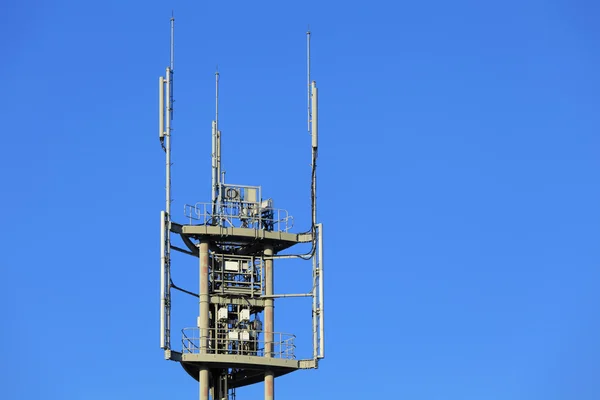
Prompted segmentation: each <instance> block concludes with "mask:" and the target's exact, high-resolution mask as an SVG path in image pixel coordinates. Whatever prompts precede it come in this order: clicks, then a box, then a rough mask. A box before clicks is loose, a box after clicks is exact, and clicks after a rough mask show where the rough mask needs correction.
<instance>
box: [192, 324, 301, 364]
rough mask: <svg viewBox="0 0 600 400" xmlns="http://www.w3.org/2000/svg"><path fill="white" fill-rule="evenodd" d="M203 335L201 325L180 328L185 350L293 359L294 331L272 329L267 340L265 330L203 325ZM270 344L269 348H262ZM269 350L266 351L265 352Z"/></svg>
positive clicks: (193, 352)
mask: <svg viewBox="0 0 600 400" xmlns="http://www.w3.org/2000/svg"><path fill="white" fill-rule="evenodd" d="M203 330H204V331H205V336H204V337H201V335H200V328H196V327H194V328H183V329H182V330H181V333H182V339H181V343H182V345H183V348H182V353H184V354H186V353H187V354H224V355H247V356H256V357H266V356H267V355H269V356H270V357H272V358H284V359H295V358H296V356H295V355H294V351H295V350H296V345H295V344H294V341H295V339H296V336H295V335H292V334H289V333H281V332H273V341H272V342H266V341H265V335H264V333H265V332H264V331H257V330H252V329H220V328H207V329H203ZM268 344H271V351H270V352H267V351H266V350H265V347H267V346H266V345H268ZM267 353H268V354H267Z"/></svg>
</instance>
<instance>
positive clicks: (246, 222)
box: [183, 201, 294, 232]
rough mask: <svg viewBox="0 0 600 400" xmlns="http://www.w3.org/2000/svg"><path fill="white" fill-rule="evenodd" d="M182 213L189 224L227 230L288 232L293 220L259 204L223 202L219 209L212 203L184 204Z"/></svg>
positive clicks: (284, 212)
mask: <svg viewBox="0 0 600 400" xmlns="http://www.w3.org/2000/svg"><path fill="white" fill-rule="evenodd" d="M183 213H184V215H185V217H186V218H187V219H188V220H189V224H190V225H193V224H197V225H216V226H224V227H227V228H250V229H264V230H267V231H275V232H288V231H289V230H290V229H292V227H293V226H294V218H293V217H292V216H290V215H288V212H287V210H283V209H278V208H264V207H261V205H260V203H250V202H243V201H241V202H223V203H221V205H220V207H215V206H214V204H213V203H196V204H193V205H191V204H185V205H184V207H183Z"/></svg>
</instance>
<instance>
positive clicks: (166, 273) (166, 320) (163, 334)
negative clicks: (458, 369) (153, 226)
mask: <svg viewBox="0 0 600 400" xmlns="http://www.w3.org/2000/svg"><path fill="white" fill-rule="evenodd" d="M170 22H171V39H170V63H169V66H168V67H167V69H166V74H165V77H164V78H163V77H162V76H161V77H160V78H159V80H158V81H159V82H158V83H159V85H158V96H159V98H158V107H159V113H158V124H159V138H160V143H161V146H162V148H163V149H164V151H165V158H166V161H165V181H166V182H165V192H166V193H165V197H166V199H165V203H166V204H165V211H162V212H161V217H160V218H161V250H160V252H161V259H160V260H161V262H160V267H161V268H160V271H161V272H160V310H161V311H160V347H161V348H163V349H170V348H171V231H170V223H171V201H172V199H171V130H172V129H171V121H173V69H174V65H175V61H174V60H175V17H174V16H173V15H171V20H170ZM165 97H166V99H165ZM165 100H166V101H165Z"/></svg>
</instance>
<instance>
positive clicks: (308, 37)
mask: <svg viewBox="0 0 600 400" xmlns="http://www.w3.org/2000/svg"><path fill="white" fill-rule="evenodd" d="M306 86H307V90H308V100H307V103H306V109H307V111H308V118H307V124H308V133H310V25H309V26H308V31H307V32H306Z"/></svg>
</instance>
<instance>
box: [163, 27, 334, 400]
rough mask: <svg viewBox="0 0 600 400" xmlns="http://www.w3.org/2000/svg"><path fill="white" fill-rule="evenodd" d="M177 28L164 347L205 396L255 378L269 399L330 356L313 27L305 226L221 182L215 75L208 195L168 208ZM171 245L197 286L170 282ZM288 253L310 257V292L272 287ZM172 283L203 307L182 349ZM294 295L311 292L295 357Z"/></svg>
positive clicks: (268, 201) (167, 101)
mask: <svg viewBox="0 0 600 400" xmlns="http://www.w3.org/2000/svg"><path fill="white" fill-rule="evenodd" d="M174 28H175V19H174V18H173V17H172V18H171V20H170V33H171V34H170V63H169V66H168V67H167V68H166V72H165V76H161V77H160V78H159V138H160V143H161V146H162V148H163V150H164V152H165V158H166V163H165V169H166V173H165V177H166V182H165V184H166V199H165V210H164V211H161V229H160V243H161V249H160V251H161V259H160V280H161V283H160V347H161V348H162V349H163V350H164V355H165V359H167V360H172V361H176V362H178V363H180V364H181V366H182V367H183V369H184V370H185V371H186V372H187V373H188V374H189V375H190V376H191V377H193V378H194V379H196V380H198V382H199V386H200V388H199V389H200V390H199V392H200V399H201V400H208V399H209V398H212V399H213V400H225V399H227V400H230V399H234V398H235V389H236V388H239V387H243V386H247V385H252V384H256V383H259V382H264V394H265V399H266V400H272V399H274V397H275V384H274V379H275V378H276V377H278V376H281V375H284V374H288V373H290V372H294V371H297V370H300V369H316V368H317V367H318V363H319V360H320V359H322V358H323V357H324V355H325V354H324V350H325V346H324V345H325V343H324V311H325V310H324V287H323V240H322V237H323V225H322V224H321V223H318V222H317V211H316V210H317V207H316V206H317V205H316V199H317V195H316V187H317V186H316V185H317V172H316V171H317V154H318V122H317V86H316V82H314V81H311V77H310V31H309V32H307V34H306V44H307V48H306V50H307V92H308V96H307V98H308V102H307V114H308V132H309V134H310V138H311V139H310V148H311V157H312V163H311V196H310V197H311V204H310V208H311V211H312V212H311V222H310V224H309V225H308V224H307V225H308V229H307V230H306V231H304V232H294V231H293V228H292V226H293V218H292V217H291V216H290V215H289V214H288V212H287V211H286V210H283V209H278V208H274V203H273V200H272V198H269V197H263V191H262V188H261V186H251V185H239V184H231V183H226V182H225V174H224V172H223V171H222V170H221V130H220V129H219V73H218V72H217V73H216V74H215V108H216V109H215V119H214V121H213V122H212V135H211V138H212V141H211V142H212V145H211V147H212V152H211V158H212V165H211V197H210V201H208V202H198V203H193V204H185V205H184V210H183V211H184V212H183V215H181V216H180V218H177V217H176V216H174V215H173V214H172V212H171V204H172V198H171V166H172V161H171V136H172V133H173V129H172V122H173V103H174V99H173V74H174V68H175V67H174ZM307 142H309V140H307ZM308 147H309V146H308V143H307V148H308ZM307 206H308V205H307ZM172 239H175V240H176V241H178V243H174V242H172ZM179 243H182V244H181V245H179ZM303 243H304V244H305V247H306V246H307V245H308V244H309V245H310V250H309V251H307V252H306V253H304V254H293V250H290V249H292V248H293V247H294V246H296V245H298V244H303ZM172 251H177V252H180V253H183V254H186V255H187V256H189V257H192V258H194V259H197V260H198V261H197V262H198V264H197V265H198V269H199V278H200V279H199V285H198V286H199V287H198V290H197V291H192V290H186V289H182V288H180V287H178V286H176V285H175V284H174V283H173V279H172V275H171V271H172V269H171V267H172V264H171V259H172V257H171V253H172ZM290 259H301V260H306V261H307V262H311V263H312V287H311V288H310V290H309V291H308V292H306V293H275V289H274V288H275V282H274V281H275V280H274V276H273V265H274V263H275V262H278V263H279V262H285V261H286V260H290ZM172 290H179V291H182V292H184V293H186V294H188V295H190V296H194V297H197V299H198V305H199V307H198V314H197V315H194V316H190V317H192V318H190V319H191V320H193V321H194V322H195V326H192V327H185V328H183V329H182V330H181V334H179V333H176V334H174V335H175V342H174V343H177V345H179V344H181V347H177V348H175V346H173V342H172V341H171V339H172V333H173V331H172V329H171V310H172V302H171V292H172ZM294 297H310V298H312V326H311V328H312V344H313V349H312V358H306V359H299V358H297V356H296V346H295V339H296V336H295V335H293V334H289V333H281V332H277V330H276V328H275V313H274V303H275V301H278V302H279V301H282V300H283V299H287V298H294ZM193 317H195V318H193ZM179 335H180V336H179Z"/></svg>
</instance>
